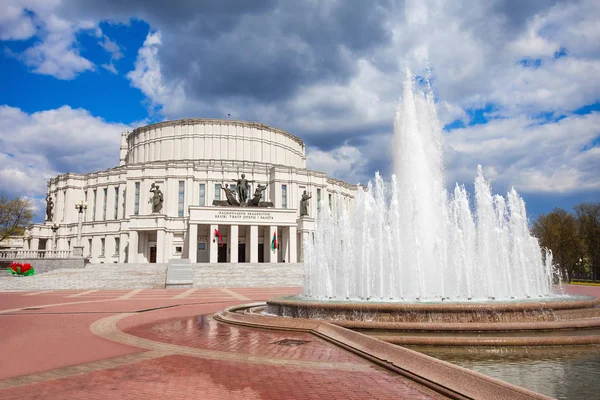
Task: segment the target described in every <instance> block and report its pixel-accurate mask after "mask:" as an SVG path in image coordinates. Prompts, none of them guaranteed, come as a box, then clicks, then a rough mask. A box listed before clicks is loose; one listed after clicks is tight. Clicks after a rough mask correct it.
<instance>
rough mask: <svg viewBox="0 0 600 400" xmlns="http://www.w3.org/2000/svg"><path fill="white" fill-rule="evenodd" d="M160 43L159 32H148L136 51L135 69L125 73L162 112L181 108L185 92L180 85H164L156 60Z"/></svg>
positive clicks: (133, 84) (153, 105) (158, 63)
mask: <svg viewBox="0 0 600 400" xmlns="http://www.w3.org/2000/svg"><path fill="white" fill-rule="evenodd" d="M160 44H161V34H160V32H158V31H157V32H150V33H149V34H148V36H147V37H146V40H145V41H144V44H143V45H142V47H141V48H140V50H139V51H138V56H137V59H136V61H135V69H134V70H133V71H131V72H129V73H128V74H127V78H129V80H130V81H131V85H132V86H133V87H136V88H138V89H140V90H141V91H142V93H144V95H145V96H146V97H147V98H148V99H149V100H150V102H151V105H152V107H162V109H163V112H165V113H169V111H170V110H172V109H177V110H181V108H182V107H183V106H184V104H185V100H186V99H185V92H184V90H183V86H182V85H176V86H171V87H169V86H166V85H165V84H164V83H163V77H162V73H161V69H160V62H159V60H158V49H159V47H160Z"/></svg>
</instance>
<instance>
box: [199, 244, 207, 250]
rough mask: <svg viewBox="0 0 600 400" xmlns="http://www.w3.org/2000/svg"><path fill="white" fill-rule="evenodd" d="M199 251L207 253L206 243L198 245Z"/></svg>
mask: <svg viewBox="0 0 600 400" xmlns="http://www.w3.org/2000/svg"><path fill="white" fill-rule="evenodd" d="M198 250H200V251H205V250H206V243H204V242H201V243H198Z"/></svg>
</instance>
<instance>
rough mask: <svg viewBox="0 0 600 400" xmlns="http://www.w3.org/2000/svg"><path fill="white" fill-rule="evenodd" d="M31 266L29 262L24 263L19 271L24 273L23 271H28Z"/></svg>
mask: <svg viewBox="0 0 600 400" xmlns="http://www.w3.org/2000/svg"><path fill="white" fill-rule="evenodd" d="M31 268H33V267H32V266H31V264H29V263H25V264H23V266H22V267H21V272H22V273H23V274H24V273H25V272H27V271H29V270H30V269H31Z"/></svg>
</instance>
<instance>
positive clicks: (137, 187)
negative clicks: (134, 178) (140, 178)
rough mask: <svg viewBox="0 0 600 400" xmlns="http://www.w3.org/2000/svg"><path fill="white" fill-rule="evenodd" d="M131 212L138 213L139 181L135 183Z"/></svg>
mask: <svg viewBox="0 0 600 400" xmlns="http://www.w3.org/2000/svg"><path fill="white" fill-rule="evenodd" d="M133 213H134V214H135V215H140V183H139V182H136V183H135V202H134V203H133Z"/></svg>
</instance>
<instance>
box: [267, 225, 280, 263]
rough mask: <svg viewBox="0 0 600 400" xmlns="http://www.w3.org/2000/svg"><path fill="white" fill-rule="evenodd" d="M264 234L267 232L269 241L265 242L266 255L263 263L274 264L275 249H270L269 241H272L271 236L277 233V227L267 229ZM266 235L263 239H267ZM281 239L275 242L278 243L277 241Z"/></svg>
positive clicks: (275, 259) (275, 258)
mask: <svg viewBox="0 0 600 400" xmlns="http://www.w3.org/2000/svg"><path fill="white" fill-rule="evenodd" d="M265 232H267V234H268V235H269V240H268V241H265V251H266V252H267V254H265V256H268V257H265V261H266V262H269V263H276V262H277V251H278V250H277V249H274V250H273V249H271V241H272V240H273V235H274V234H276V233H277V226H273V225H271V226H269V227H268V229H265ZM267 234H265V239H267V237H266V236H267ZM280 239H281V238H279V237H278V238H277V242H278V243H279V240H280Z"/></svg>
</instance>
